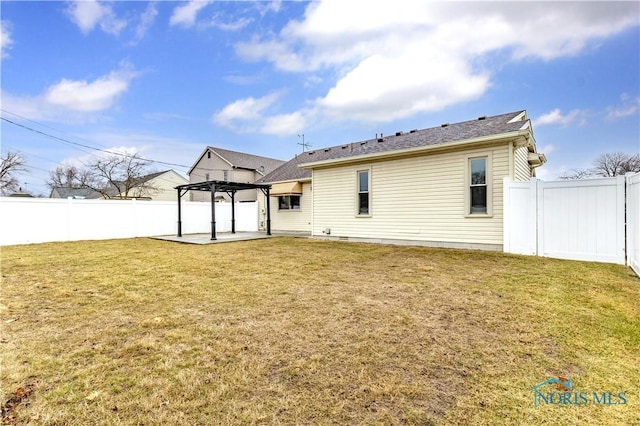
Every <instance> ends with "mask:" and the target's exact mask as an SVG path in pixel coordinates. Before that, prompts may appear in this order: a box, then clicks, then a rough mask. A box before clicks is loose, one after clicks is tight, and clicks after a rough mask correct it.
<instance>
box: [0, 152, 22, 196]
mask: <svg viewBox="0 0 640 426" xmlns="http://www.w3.org/2000/svg"><path fill="white" fill-rule="evenodd" d="M0 160H1V161H0V194H2V195H7V194H9V193H12V192H15V191H17V190H19V189H20V184H19V182H18V178H17V177H16V175H17V174H19V173H21V172H24V171H25V170H26V164H27V162H26V160H25V159H24V157H23V156H22V154H21V153H19V152H18V151H7V152H6V153H5V154H4V155H2V157H0Z"/></svg>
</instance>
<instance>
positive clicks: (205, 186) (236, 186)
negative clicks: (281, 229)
mask: <svg viewBox="0 0 640 426" xmlns="http://www.w3.org/2000/svg"><path fill="white" fill-rule="evenodd" d="M175 189H176V190H177V191H178V237H182V206H181V204H180V200H181V199H182V196H183V195H184V194H186V193H187V192H188V191H206V192H210V193H211V239H212V240H215V239H217V238H216V209H215V206H216V203H215V194H216V192H225V193H227V194H229V196H230V197H231V233H232V234H235V233H236V210H235V194H236V192H238V191H244V190H247V189H259V190H261V191H262V193H263V194H264V195H265V196H266V197H267V235H271V203H270V202H269V190H270V189H271V185H268V184H259V183H241V182H225V181H221V180H210V181H206V182H197V183H187V184H184V185H178V186H176V187H175Z"/></svg>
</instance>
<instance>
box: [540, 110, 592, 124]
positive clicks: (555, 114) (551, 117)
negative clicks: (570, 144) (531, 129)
mask: <svg viewBox="0 0 640 426" xmlns="http://www.w3.org/2000/svg"><path fill="white" fill-rule="evenodd" d="M581 115H583V112H582V111H580V110H578V109H574V110H573V111H571V112H569V113H568V114H562V112H561V111H560V109H559V108H556V109H554V110H553V111H551V112H548V113H546V114H543V115H541V116H540V117H538V118H536V119H534V120H533V125H534V126H549V125H560V126H568V125H569V124H571V123H573V122H574V121H575V120H576V119H577V118H578V117H580V116H581Z"/></svg>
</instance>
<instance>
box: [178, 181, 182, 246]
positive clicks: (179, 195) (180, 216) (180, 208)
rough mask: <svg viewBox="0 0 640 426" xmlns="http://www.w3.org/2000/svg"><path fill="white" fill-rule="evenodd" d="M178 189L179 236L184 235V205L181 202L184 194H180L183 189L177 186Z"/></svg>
mask: <svg viewBox="0 0 640 426" xmlns="http://www.w3.org/2000/svg"><path fill="white" fill-rule="evenodd" d="M177 190H178V237H182V206H181V204H180V199H181V198H182V195H181V194H180V192H181V190H180V188H177Z"/></svg>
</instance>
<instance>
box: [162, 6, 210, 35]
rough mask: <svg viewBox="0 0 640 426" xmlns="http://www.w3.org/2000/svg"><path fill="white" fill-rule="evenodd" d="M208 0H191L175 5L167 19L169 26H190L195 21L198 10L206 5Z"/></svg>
mask: <svg viewBox="0 0 640 426" xmlns="http://www.w3.org/2000/svg"><path fill="white" fill-rule="evenodd" d="M209 3H211V2H210V1H202V0H191V1H190V2H188V3H187V4H184V5H182V6H177V7H176V8H175V9H173V14H172V15H171V18H170V19H169V24H170V25H171V26H174V25H179V26H182V27H185V28H189V27H192V26H193V25H194V24H195V23H196V17H197V15H198V12H200V10H201V9H202V8H204V7H206V6H207V5H208V4H209Z"/></svg>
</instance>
